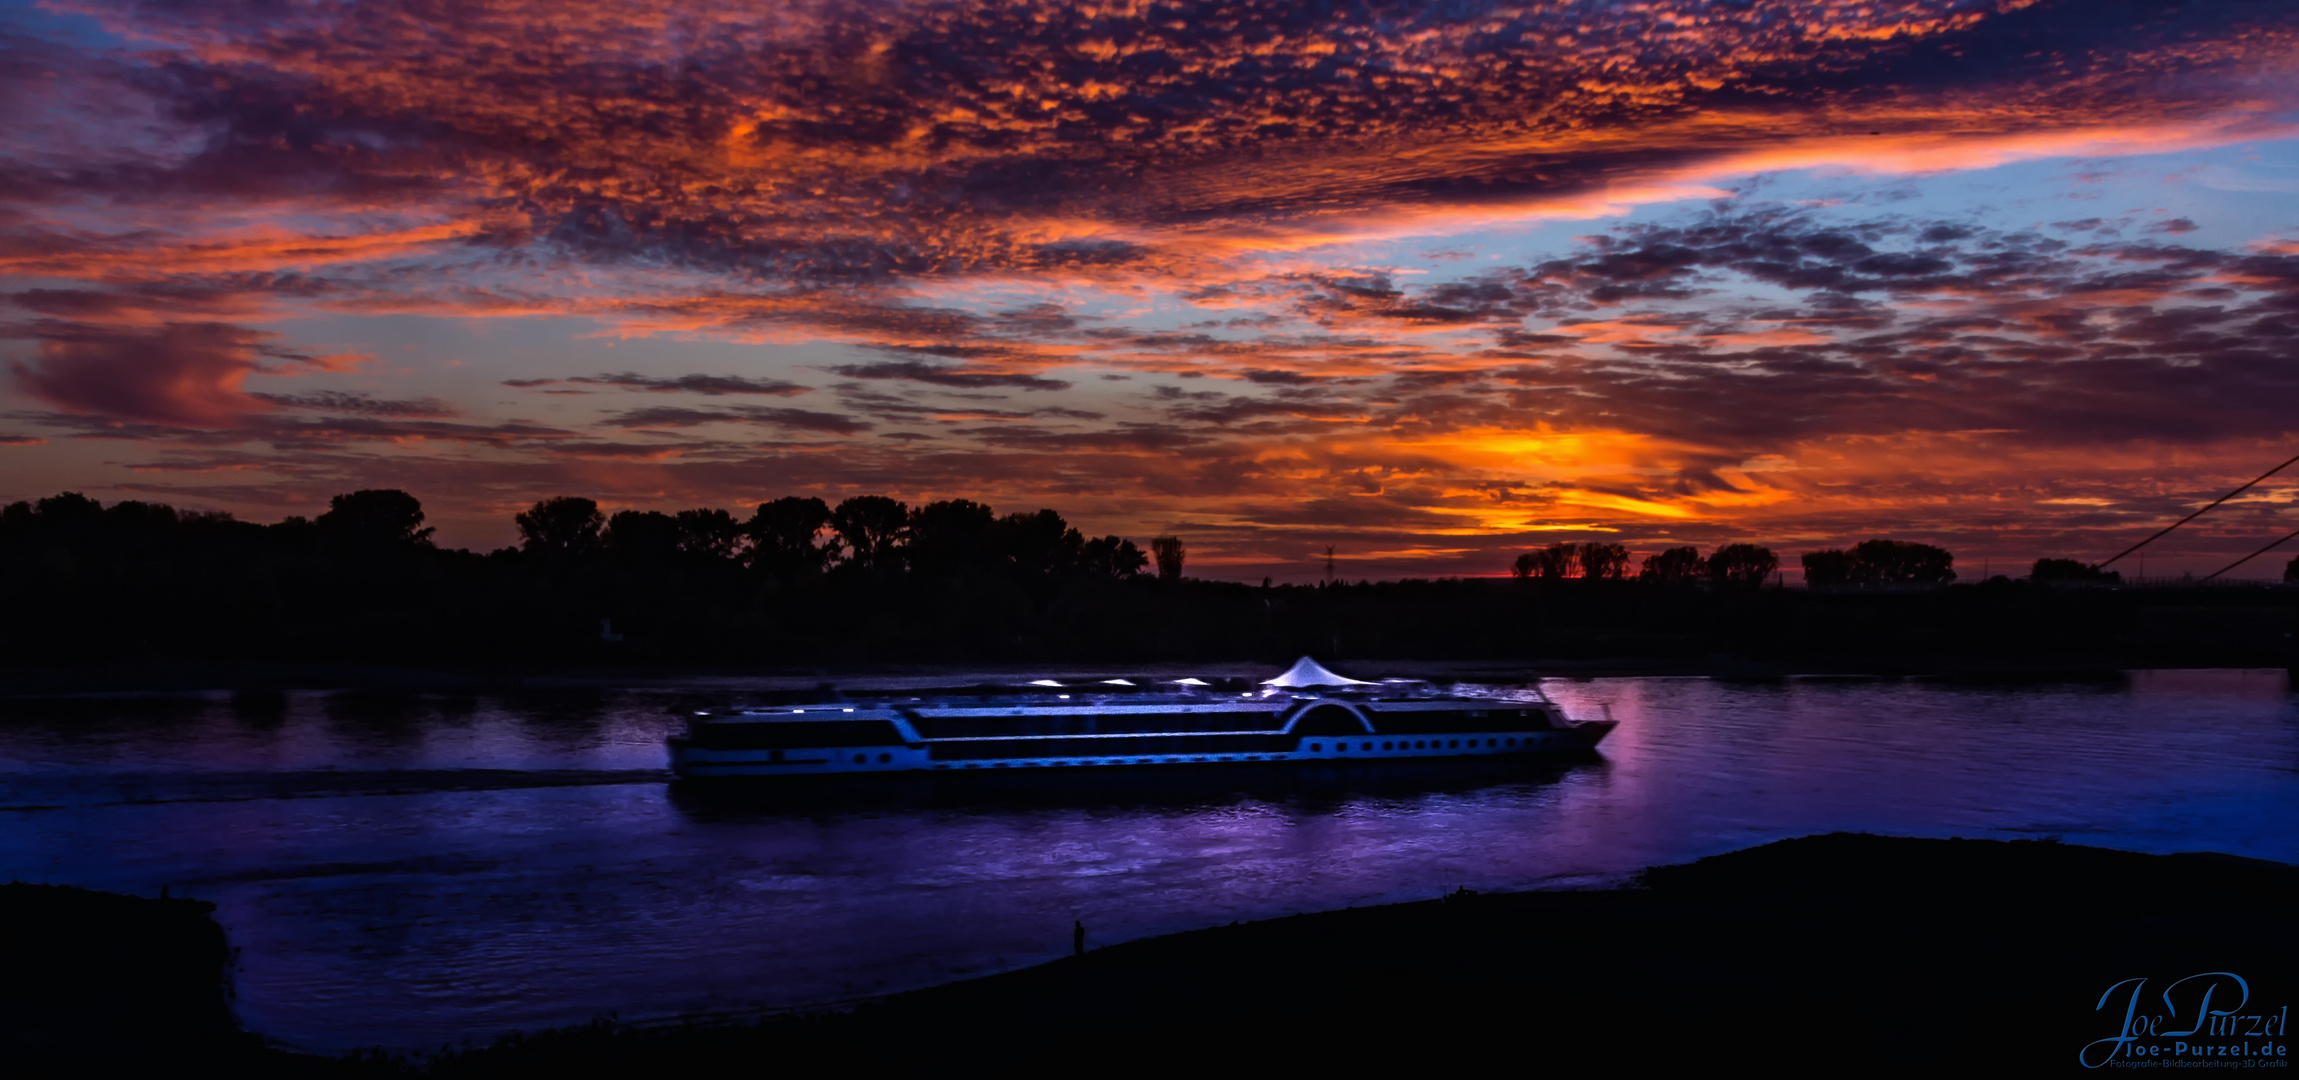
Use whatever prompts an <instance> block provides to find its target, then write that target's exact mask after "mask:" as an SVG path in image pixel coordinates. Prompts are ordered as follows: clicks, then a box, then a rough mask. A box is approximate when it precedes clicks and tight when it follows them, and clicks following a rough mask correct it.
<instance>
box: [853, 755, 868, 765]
mask: <svg viewBox="0 0 2299 1080" xmlns="http://www.w3.org/2000/svg"><path fill="white" fill-rule="evenodd" d="M869 760H870V755H868V754H856V755H854V763H855V764H856V765H860V764H862V763H863V762H866V761H869Z"/></svg>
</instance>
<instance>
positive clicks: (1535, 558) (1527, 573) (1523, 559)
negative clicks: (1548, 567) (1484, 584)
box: [1509, 551, 1541, 579]
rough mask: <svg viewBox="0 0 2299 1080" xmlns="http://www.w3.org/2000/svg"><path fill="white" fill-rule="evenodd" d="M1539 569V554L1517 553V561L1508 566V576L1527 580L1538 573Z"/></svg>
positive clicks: (1530, 552) (1531, 552) (1529, 552)
mask: <svg viewBox="0 0 2299 1080" xmlns="http://www.w3.org/2000/svg"><path fill="white" fill-rule="evenodd" d="M1540 568H1541V556H1540V553H1539V552H1533V551H1525V552H1519V553H1518V555H1517V561H1515V562H1513V563H1510V564H1509V576H1510V577H1514V578H1520V579H1529V578H1531V577H1532V576H1533V575H1534V574H1535V573H1537V572H1539V570H1540Z"/></svg>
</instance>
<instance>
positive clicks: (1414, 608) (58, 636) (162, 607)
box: [0, 490, 2299, 667]
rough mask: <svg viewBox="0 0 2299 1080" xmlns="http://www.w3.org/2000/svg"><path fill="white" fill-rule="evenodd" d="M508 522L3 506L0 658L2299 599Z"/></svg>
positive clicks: (1606, 551) (1559, 563) (2261, 642)
mask: <svg viewBox="0 0 2299 1080" xmlns="http://www.w3.org/2000/svg"><path fill="white" fill-rule="evenodd" d="M515 524H516V525H517V526H518V530H519V535H520V543H519V545H518V546H516V547H507V548H503V549H500V550H497V551H493V552H488V553H483V554H482V553H478V552H473V551H467V550H457V549H447V548H441V547H438V546H436V545H435V544H434V543H433V542H432V539H431V538H432V530H431V529H430V528H428V527H426V526H425V524H424V514H423V509H422V505H421V503H420V502H419V501H418V500H416V499H415V498H414V497H413V496H411V495H409V494H407V493H405V492H402V491H394V490H370V491H358V492H352V493H349V494H345V495H339V496H337V497H336V498H334V499H333V500H332V501H331V503H330V506H329V508H328V510H327V511H326V512H325V513H323V514H320V515H319V516H318V517H316V518H311V519H306V518H301V517H291V518H288V519H286V520H284V521H281V522H278V523H276V524H271V525H262V524H256V523H252V522H243V521H238V520H235V519H233V518H232V517H231V516H229V515H226V514H205V513H182V512H178V511H176V510H175V509H173V508H171V507H168V506H165V505H161V504H157V503H146V502H135V501H129V502H120V503H114V504H112V505H110V506H104V505H101V504H99V503H98V502H96V501H95V500H93V499H89V498H86V497H84V496H81V495H77V494H72V493H65V494H60V495H55V496H51V497H48V498H44V499H40V500H38V501H37V502H20V503H16V504H14V505H11V506H7V507H5V508H0V649H4V650H5V655H6V656H7V657H9V661H8V663H9V664H11V665H16V666H40V665H52V664H58V663H75V662H90V661H134V660H139V659H144V658H152V657H178V658H185V659H204V660H216V661H282V662H328V663H343V662H356V663H375V664H423V665H449V666H467V667H468V666H478V667H485V666H489V665H526V666H545V667H558V666H571V667H582V666H634V665H635V666H656V667H662V666H673V667H675V666H685V665H716V666H725V665H742V666H760V667H789V666H819V665H854V664H870V663H914V662H1025V661H1027V662H1037V661H1053V662H1095V663H1111V664H1119V665H1123V664H1130V663H1142V662H1151V661H1164V660H1263V661H1272V662H1274V661H1282V660H1290V659H1291V658H1292V657H1293V656H1296V655H1300V654H1303V653H1309V654H1315V655H1318V656H1321V657H1327V658H1332V659H1349V658H1369V657H1381V658H1416V657H1418V658H1430V659H1575V660H1583V661H1588V662H1591V663H1602V662H1605V661H1608V660H1623V661H1629V660H1634V661H1654V660H1658V661H1664V662H1669V663H1681V664H1686V665H1695V666H1698V665H1710V666H1713V665H1716V664H1726V665H1729V663H1733V662H1739V661H1743V660H1745V661H1749V662H1754V663H1766V662H1774V663H1795V662H1803V661H1805V660H1813V661H1827V660H1830V659H1831V658H1834V659H1840V660H1843V661H1845V662H1847V663H1850V662H1855V661H1856V662H1860V663H1870V662H1872V661H1881V662H1885V663H1890V664H1902V665H1910V664H1913V665H1920V664H1921V663H1922V662H1924V660H1925V659H1926V658H1943V657H1946V658H1965V659H1967V660H1976V661H1984V662H1997V661H2007V662H2027V661H2033V662H2037V663H2059V662H2076V663H2087V664H2089V663H2124V664H2145V663H2211V664H2257V663H2285V662H2288V658H2289V650H2290V647H2291V646H2290V642H2291V640H2292V638H2291V634H2292V633H2293V631H2294V630H2295V629H2299V627H2295V626H2294V621H2293V609H2292V594H2290V593H2280V592H2269V591H2253V590H2203V589H2198V590H2189V591H2181V590H2150V591H2145V592H2142V591H2137V590H2117V589H2102V588H2066V587H2057V586H2056V585H2055V584H2054V581H2055V580H2056V581H2059V582H2061V583H2073V584H2079V585H2080V584H2084V583H2086V582H2101V581H2107V580H2109V576H2108V575H2106V574H2100V573H2099V572H2097V571H2093V570H2091V569H2090V568H2088V567H2086V566H2084V564H2080V563H2074V562H2072V561H2065V562H2067V565H2066V566H2059V565H2057V564H2056V563H2055V564H2054V565H2051V566H2047V565H2046V563H2039V564H2037V566H2036V568H2035V573H2034V575H2033V576H2034V577H2035V579H2036V581H2035V582H2015V581H2009V580H2006V579H2003V578H1993V579H1990V580H1989V581H1986V582H1982V583H1978V584H1957V585H1945V586H1943V585H1942V584H1941V583H1942V582H1944V581H1946V580H1949V579H1952V576H1953V569H1952V566H1953V557H1952V556H1951V555H1949V553H1947V552H1945V551H1943V550H1941V549H1939V548H1934V547H1929V546H1927V545H1922V544H1910V543H1905V542H1898V541H1886V540H1877V541H1869V542H1867V543H1863V544H1859V545H1855V546H1854V547H1852V548H1851V549H1849V550H1847V551H1841V552H1817V553H1809V554H1806V555H1805V556H1803V562H1804V569H1805V573H1806V574H1807V576H1812V577H1815V579H1816V580H1821V581H1823V583H1826V582H1829V581H1833V582H1835V583H1836V584H1837V585H1838V586H1840V587H1834V588H1819V589H1784V588H1778V587H1766V586H1767V583H1768V582H1769V583H1771V584H1774V585H1777V583H1778V582H1779V562H1780V560H1779V558H1778V557H1777V556H1776V555H1775V554H1774V553H1773V552H1771V551H1769V550H1767V549H1764V548H1762V547H1758V546H1756V545H1749V544H1735V545H1727V546H1725V547H1722V548H1719V549H1717V550H1715V551H1713V552H1710V553H1709V554H1708V555H1706V556H1703V555H1702V554H1701V553H1700V552H1699V550H1698V549H1695V548H1689V547H1687V548H1674V549H1670V550H1668V551H1663V552H1658V553H1655V554H1651V555H1649V556H1647V557H1645V558H1644V559H1643V560H1642V564H1641V568H1640V572H1639V573H1638V574H1636V575H1635V576H1634V577H1631V576H1630V575H1629V573H1628V569H1627V568H1628V565H1629V563H1630V561H1631V555H1630V553H1629V552H1627V551H1626V550H1625V549H1624V548H1621V547H1620V546H1619V545H1612V544H1578V545H1574V544H1557V545H1549V546H1547V547H1544V548H1541V549H1538V550H1536V551H1534V552H1528V553H1527V554H1526V556H1525V557H1523V558H1520V559H1518V561H1517V567H1516V570H1517V575H1516V578H1515V579H1514V580H1511V579H1507V578H1490V579H1445V580H1435V581H1429V580H1406V581H1393V582H1380V583H1371V582H1359V583H1355V584H1350V583H1346V582H1337V583H1330V584H1327V585H1319V586H1302V585H1271V584H1269V583H1267V582H1264V583H1263V584H1262V585H1260V586H1258V587H1257V586H1254V585H1250V584H1244V583H1235V582H1220V581H1207V580H1202V579H1197V578H1189V577H1185V576H1184V575H1183V569H1184V565H1185V562H1186V559H1187V545H1186V544H1185V543H1184V542H1183V540H1182V538H1179V537H1172V536H1165V537H1157V538H1154V539H1153V540H1152V542H1151V544H1150V545H1149V551H1148V552H1145V551H1144V550H1143V548H1142V547H1141V546H1139V545H1137V544H1135V543H1134V542H1133V541H1131V540H1129V539H1125V538H1122V537H1116V536H1102V537H1087V536H1085V535H1083V534H1082V533H1081V532H1080V531H1079V530H1077V529H1075V528H1072V527H1071V526H1070V525H1069V524H1068V523H1067V522H1066V521H1065V520H1064V519H1063V518H1062V516H1061V515H1060V514H1059V513H1058V512H1056V511H1053V510H1049V509H1041V510H1037V511H1034V512H1020V513H1008V514H1003V515H1000V514H998V513H996V512H994V511H993V510H992V509H991V508H990V507H988V506H986V505H983V504H981V503H976V502H972V501H970V500H964V499H952V500H944V501H939V502H933V503H927V504H925V505H921V506H908V505H905V504H903V503H901V502H899V501H896V500H894V499H890V498H885V497H882V496H861V497H856V498H851V499H847V500H845V501H843V502H840V503H838V504H837V505H835V506H832V505H829V504H827V503H825V502H824V501H823V500H820V499H814V498H803V497H790V498H783V499H777V500H774V501H772V502H767V503H762V504H759V505H758V506H757V507H755V508H754V509H753V510H752V512H751V513H750V514H748V515H737V514H734V513H732V512H729V511H727V510H723V509H710V508H699V509H692V510H684V511H680V512H677V513H660V512H654V511H636V510H627V511H622V512H619V513H615V514H613V515H611V516H610V515H607V514H605V513H603V512H602V511H601V510H600V509H599V507H598V505H597V504H596V503H595V502H593V501H592V500H589V499H583V498H556V499H549V500H545V501H543V502H540V503H536V504H535V505H533V506H532V507H530V508H529V509H527V510H525V511H523V512H521V513H519V514H518V515H516V517H515ZM2046 562H2047V563H2048V562H2053V561H2051V560H2047V561H2046ZM1153 566H1154V571H1153ZM1830 574H1833V575H1835V577H1833V578H1830V577H1827V575H1830ZM2055 575H2056V578H2055ZM2087 575H2088V576H2087Z"/></svg>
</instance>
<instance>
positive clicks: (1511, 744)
mask: <svg viewBox="0 0 2299 1080" xmlns="http://www.w3.org/2000/svg"><path fill="white" fill-rule="evenodd" d="M1509 745H1510V746H1515V745H1517V740H1515V739H1510V740H1509Z"/></svg>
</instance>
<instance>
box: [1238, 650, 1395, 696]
mask: <svg viewBox="0 0 2299 1080" xmlns="http://www.w3.org/2000/svg"><path fill="white" fill-rule="evenodd" d="M1261 685H1263V686H1281V687H1286V688H1288V689H1290V688H1293V687H1298V686H1371V685H1373V684H1372V683H1369V682H1366V681H1365V680H1363V679H1352V678H1350V677H1348V676H1346V675H1336V674H1334V673H1332V672H1330V671H1327V670H1325V665H1323V664H1320V663H1318V662H1317V661H1315V660H1311V659H1310V658H1308V657H1306V656H1304V657H1302V658H1301V659H1299V660H1296V661H1294V662H1293V666H1292V667H1289V668H1286V669H1285V674H1283V675H1280V676H1278V677H1276V678H1274V679H1263V680H1261Z"/></svg>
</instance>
